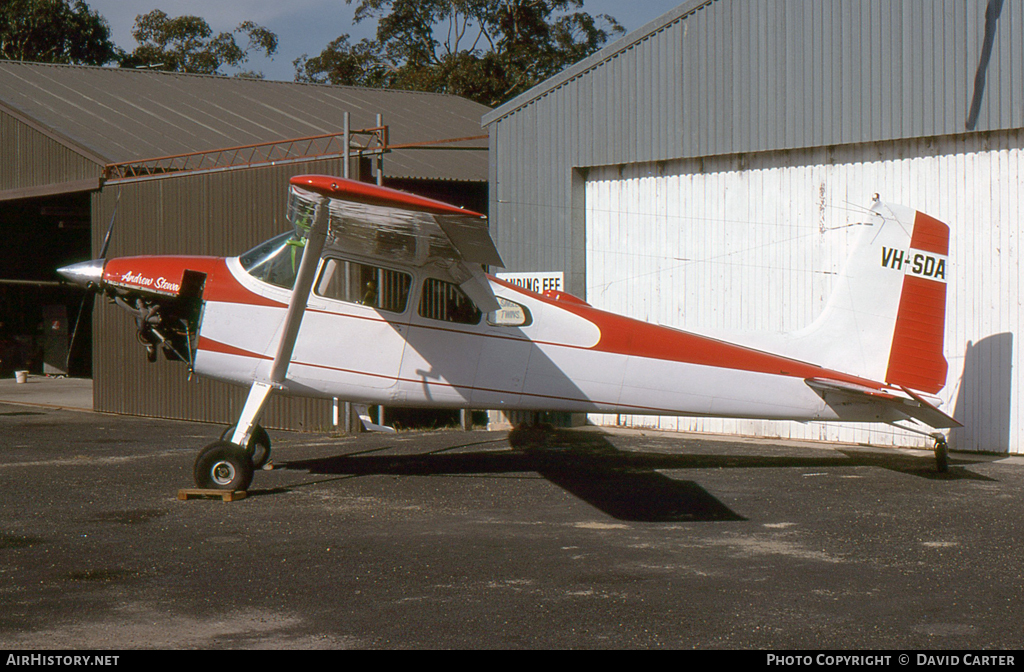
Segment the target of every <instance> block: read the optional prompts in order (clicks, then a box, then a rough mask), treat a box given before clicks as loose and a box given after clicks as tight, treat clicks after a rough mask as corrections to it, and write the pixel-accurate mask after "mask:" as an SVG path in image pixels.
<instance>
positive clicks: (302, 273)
mask: <svg viewBox="0 0 1024 672" xmlns="http://www.w3.org/2000/svg"><path fill="white" fill-rule="evenodd" d="M328 205H329V201H328V199H327V198H325V197H323V196H321V197H320V198H319V200H318V202H317V206H316V215H315V216H314V218H313V225H312V226H311V227H310V228H309V232H308V233H307V234H306V245H305V248H304V250H303V253H302V261H301V262H300V263H299V272H298V275H296V276H295V286H294V287H293V288H292V298H291V301H290V302H289V303H288V313H287V314H286V315H285V318H284V325H283V326H282V328H281V340H280V341H278V344H277V354H276V355H275V356H274V362H273V363H272V364H271V366H270V376H269V379H268V380H264V381H261V380H254V381H253V383H252V387H251V388H249V396H248V397H247V398H246V400H245V406H243V407H242V414H241V416H240V417H239V418H238V424H236V425H235V431H234V433H233V434H232V435H231V443H234V444H235V445H238V446H245V445H248V443H249V436H250V435H251V434H252V429H253V427H255V426H256V421H257V420H258V419H259V417H260V413H262V412H263V407H264V406H265V405H266V403H267V399H269V398H270V393H271V391H272V390H273V388H275V387H280V385H281V383H283V382H284V380H285V377H286V376H287V375H288V366H289V365H290V364H291V361H292V352H293V351H294V350H295V339H296V338H297V337H298V335H299V327H300V326H302V317H303V315H305V314H306V304H307V303H308V302H309V292H310V290H312V289H313V280H314V278H315V276H316V267H317V264H319V263H320V255H321V253H322V252H323V250H324V241H326V239H327V222H328V218H329V207H328Z"/></svg>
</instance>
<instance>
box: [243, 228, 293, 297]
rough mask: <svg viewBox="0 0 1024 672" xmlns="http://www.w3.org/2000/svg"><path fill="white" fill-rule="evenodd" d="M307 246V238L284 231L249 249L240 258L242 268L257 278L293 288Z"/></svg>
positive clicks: (286, 287)
mask: <svg viewBox="0 0 1024 672" xmlns="http://www.w3.org/2000/svg"><path fill="white" fill-rule="evenodd" d="M305 248H306V241H305V239H303V238H296V237H295V234H294V233H282V234H281V235H280V236H275V237H274V238H271V239H270V240H268V241H267V242H265V243H263V244H262V245H258V246H257V247H254V248H253V249H251V250H249V251H248V252H246V253H245V254H243V255H242V256H240V257H239V258H238V260H239V261H240V262H241V264H242V268H244V269H245V270H246V272H247V273H248V274H249V275H251V276H252V277H254V278H256V279H257V280H262V281H263V282H268V283H270V284H272V285H277V286H278V287H284V288H285V289H292V288H293V287H294V286H295V276H297V275H298V274H299V264H301V263H302V252H303V250H305Z"/></svg>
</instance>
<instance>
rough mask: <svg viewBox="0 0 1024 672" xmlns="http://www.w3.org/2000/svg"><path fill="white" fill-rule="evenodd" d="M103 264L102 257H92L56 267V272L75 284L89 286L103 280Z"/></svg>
mask: <svg viewBox="0 0 1024 672" xmlns="http://www.w3.org/2000/svg"><path fill="white" fill-rule="evenodd" d="M103 264H104V260H103V259H93V260H91V261H83V262H81V263H78V264H71V265H70V266H65V267H64V268H58V269H57V272H58V273H60V274H61V275H62V276H64V278H65V279H67V280H69V281H71V282H73V283H75V284H76V285H78V286H80V287H85V288H89V286H90V285H93V286H95V285H99V284H100V283H101V282H102V281H103Z"/></svg>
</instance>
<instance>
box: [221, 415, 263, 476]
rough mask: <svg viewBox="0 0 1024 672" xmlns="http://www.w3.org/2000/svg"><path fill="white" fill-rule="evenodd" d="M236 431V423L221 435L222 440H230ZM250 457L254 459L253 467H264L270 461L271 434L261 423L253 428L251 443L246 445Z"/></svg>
mask: <svg viewBox="0 0 1024 672" xmlns="http://www.w3.org/2000/svg"><path fill="white" fill-rule="evenodd" d="M234 433H235V425H231V426H230V427H228V428H227V429H225V430H224V432H223V433H222V434H221V435H220V440H221V441H230V440H231V435H232V434H234ZM246 450H247V451H248V452H249V457H250V458H251V459H252V468H253V469H262V468H263V465H265V464H266V463H267V462H269V461H270V435H269V434H267V430H265V429H263V427H261V426H260V425H256V426H255V427H253V428H252V434H250V435H249V445H247V446H246Z"/></svg>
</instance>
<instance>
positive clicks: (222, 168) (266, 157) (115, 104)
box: [0, 61, 488, 428]
mask: <svg viewBox="0 0 1024 672" xmlns="http://www.w3.org/2000/svg"><path fill="white" fill-rule="evenodd" d="M487 111H488V108H486V107H484V106H482V105H478V104H476V103H473V102H471V101H468V100H465V99H462V98H457V97H455V96H446V95H435V94H425V93H415V92H408V91H383V90H373V89H361V88H354V87H339V86H318V85H306V84H294V83H285V82H270V81H263V80H252V79H240V78H227V77H210V76H199V75H182V74H173V73H163V72H154V71H140V70H125V69H116V68H94V67H78V66H61V65H42V64H30V63H18V62H11V61H0V227H3V231H4V236H5V246H4V253H3V261H2V271H0V276H2V278H3V279H4V280H8V281H10V280H13V281H15V282H4V283H0V315H4V316H6V318H5V319H7V320H8V321H9V322H10V323H5V324H0V331H2V333H0V343H7V344H10V348H5V349H4V350H3V351H0V368H3V366H4V362H3V359H4V357H5V355H9V356H10V358H11V359H12V360H16V364H15V365H16V366H26V365H28V364H33V365H35V366H39V365H40V362H39V361H38V360H39V359H40V357H45V358H46V360H47V361H46V363H45V364H44V365H45V366H47V367H52V370H53V371H54V372H56V371H59V370H60V369H61V368H63V366H64V364H65V362H66V354H64V353H60V352H58V350H59V348H56V347H55V348H54V351H53V352H47V353H33V352H31V350H32V348H33V346H35V347H36V348H37V349H38V348H39V347H41V346H40V343H41V342H42V341H43V340H45V339H43V338H42V334H43V333H48V332H49V331H51V330H54V328H55V327H57V326H58V325H61V326H60V329H62V330H63V340H64V343H65V347H66V342H67V331H68V324H69V323H73V322H74V319H75V313H76V312H77V310H78V305H79V302H80V301H81V294H80V293H78V294H73V295H72V294H68V293H67V290H66V289H61V288H59V287H56V286H54V285H56V283H53V285H47V284H45V283H46V282H50V281H54V280H56V277H55V275H54V274H53V271H54V269H56V268H57V267H59V266H62V265H65V264H67V263H69V262H73V261H80V260H85V259H91V258H94V257H95V256H96V255H97V254H98V251H99V250H100V249H101V246H102V241H103V238H104V234H105V232H106V230H107V227H108V223H109V222H110V221H111V220H112V219H113V221H114V228H113V235H112V237H111V244H110V249H109V253H108V257H115V256H128V255H135V254H189V255H194V254H212V255H235V254H239V253H241V252H244V251H245V250H247V249H249V248H251V247H253V246H255V245H256V244H258V243H260V242H262V241H264V240H266V239H268V238H270V237H271V236H273V235H276V234H278V233H280V232H282V231H285V230H286V229H288V228H289V227H290V225H289V224H288V223H287V222H286V221H285V199H286V197H287V185H288V178H290V177H291V176H293V175H299V174H303V173H327V174H336V175H342V174H345V172H346V165H345V164H346V161H345V157H346V156H348V157H349V158H348V166H347V169H348V171H349V173H348V174H350V175H351V176H353V177H358V179H363V180H368V181H376V180H377V179H378V175H380V177H381V181H382V183H383V184H385V185H387V186H393V187H397V188H402V189H406V190H409V191H413V192H416V193H420V194H421V195H424V196H429V197H434V198H442V199H444V200H447V201H450V202H453V203H456V204H458V205H464V206H466V207H469V208H472V209H475V210H478V211H480V210H483V209H484V208H485V207H486V201H487V195H486V192H487V165H488V164H487V139H486V137H485V136H482V133H483V131H482V130H481V128H480V118H481V116H482V115H483V114H484V113H485V112H487ZM346 120H347V122H346ZM346 123H347V125H346ZM90 231H91V236H90ZM90 248H91V249H90ZM26 281H28V282H27V283H26ZM33 283H34V284H33ZM47 304H52V305H50V308H51V309H59V311H62V312H60V318H61V319H58V317H57V314H56V313H52V312H50V313H45V314H44V313H43V311H42V307H41V306H42V305H47ZM12 316H13V317H16V318H17V319H16V320H13V319H12ZM44 318H45V320H46V321H45V323H44V322H43V320H44ZM51 318H52V319H51ZM92 322H93V324H92V326H93V330H92V331H93V338H92V342H93V343H94V345H95V347H94V353H93V357H92V374H93V378H94V404H95V408H96V409H97V410H101V411H109V412H117V413H128V414H136V415H148V416H159V417H169V418H182V419H196V420H205V421H214V422H233V421H234V420H235V419H236V418H237V415H238V411H239V410H240V408H241V404H242V402H243V401H244V398H245V390H241V389H236V388H232V387H229V386H227V385H224V384H221V383H216V382H212V381H208V380H198V379H196V380H194V381H191V382H189V381H187V379H186V374H187V372H186V370H185V368H184V367H183V366H181V365H180V364H176V363H174V362H167V361H164V360H163V359H162V358H158V359H157V361H156V362H154V363H152V364H149V363H147V361H146V356H145V353H144V351H143V350H142V349H141V348H140V347H139V345H138V343H136V342H135V334H134V329H133V328H132V325H131V320H130V318H129V317H127V316H126V315H125V314H124V312H123V311H121V310H118V309H117V308H115V307H113V306H109V305H107V304H106V303H105V302H102V301H98V302H97V306H96V310H95V313H94V315H93V320H92ZM44 326H45V328H44ZM19 345H20V346H21V347H20V350H21V352H15V351H17V350H18V349H19V348H18V347H17V346H19ZM7 350H10V351H11V352H7ZM33 358H34V359H33ZM77 359H78V360H79V361H78V364H77V369H78V370H77V371H76V370H75V369H76V366H72V373H82V372H84V370H87V369H88V366H87V363H88V351H87V350H86V352H85V354H84V355H83V354H81V353H78V357H77ZM50 360H52V361H50ZM72 361H73V362H74V361H75V359H74V358H73V359H72ZM332 411H333V409H332V404H331V403H330V402H325V401H322V400H320V401H314V400H289V399H284V398H279V399H275V400H274V401H273V402H272V404H271V406H270V407H268V414H267V416H266V417H265V422H266V424H268V425H269V426H275V427H294V428H318V427H324V426H328V425H330V424H331V423H332V419H333V418H332Z"/></svg>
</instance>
